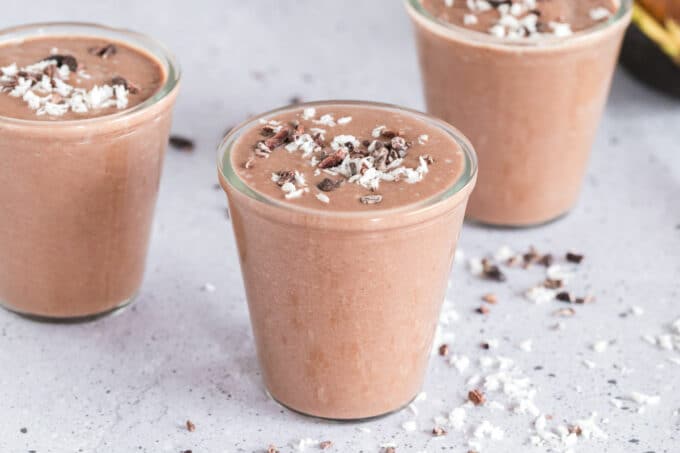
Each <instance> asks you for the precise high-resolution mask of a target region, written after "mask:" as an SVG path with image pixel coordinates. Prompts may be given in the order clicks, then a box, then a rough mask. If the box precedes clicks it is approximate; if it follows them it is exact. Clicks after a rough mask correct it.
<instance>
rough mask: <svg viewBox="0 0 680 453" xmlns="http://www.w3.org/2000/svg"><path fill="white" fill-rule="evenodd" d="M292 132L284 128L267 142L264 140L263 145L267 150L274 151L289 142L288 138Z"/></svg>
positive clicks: (288, 128)
mask: <svg viewBox="0 0 680 453" xmlns="http://www.w3.org/2000/svg"><path fill="white" fill-rule="evenodd" d="M292 132H293V128H291V127H284V128H283V129H281V130H280V131H279V132H277V133H276V134H274V136H273V137H270V138H268V139H267V140H265V141H264V144H265V145H267V148H269V149H271V150H273V149H276V148H278V147H279V146H281V145H283V144H285V143H288V142H289V141H290V136H291V133H292Z"/></svg>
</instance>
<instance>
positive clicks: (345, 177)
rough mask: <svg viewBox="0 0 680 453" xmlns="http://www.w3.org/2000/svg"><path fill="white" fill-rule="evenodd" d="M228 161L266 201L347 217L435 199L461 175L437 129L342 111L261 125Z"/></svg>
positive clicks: (456, 156)
mask: <svg viewBox="0 0 680 453" xmlns="http://www.w3.org/2000/svg"><path fill="white" fill-rule="evenodd" d="M334 107H335V108H334ZM232 160H233V166H234V167H235V168H236V169H237V172H238V174H239V176H241V178H242V179H243V180H244V181H245V182H246V184H248V185H251V187H252V186H254V187H253V188H255V189H256V190H259V191H263V192H265V193H266V195H268V196H272V197H273V198H277V199H280V200H288V201H295V202H297V203H299V204H303V205H308V206H313V207H316V208H318V207H322V206H323V205H326V206H328V207H329V208H331V209H335V208H334V207H332V206H334V205H336V204H338V205H339V206H340V209H350V210H356V209H361V206H364V207H367V208H370V207H374V208H375V207H381V208H382V207H396V206H399V205H402V204H408V203H412V202H417V201H419V200H422V199H425V198H427V197H429V196H432V195H436V194H437V193H439V192H443V191H444V190H446V189H447V188H448V187H450V186H451V185H453V183H454V182H455V179H456V178H457V177H458V176H459V175H460V172H461V168H462V152H461V149H460V147H459V145H458V144H457V142H455V140H454V139H453V138H451V137H449V136H447V135H446V134H445V133H444V132H443V131H441V130H440V129H438V128H436V127H435V126H432V125H429V124H427V123H425V122H424V121H422V120H416V119H415V118H408V117H406V116H405V115H402V116H396V115H394V114H392V115H391V114H389V113H386V111H382V110H380V109H377V108H368V107H361V108H354V111H351V108H348V107H347V106H344V105H338V106H332V105H330V106H328V107H326V106H323V107H319V108H316V107H307V108H304V109H303V108H298V109H294V110H292V111H291V112H288V113H285V114H282V115H280V116H277V117H274V118H268V119H266V120H260V124H259V127H255V128H254V130H251V131H248V132H247V133H245V135H244V137H242V138H241V139H239V140H238V142H237V143H236V145H235V147H234V151H233V153H232ZM264 178H267V179H268V181H266V183H265V181H262V180H263V179H264ZM430 179H432V180H431V181H430ZM352 203H353V204H354V205H352Z"/></svg>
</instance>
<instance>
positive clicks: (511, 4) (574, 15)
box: [419, 0, 619, 39]
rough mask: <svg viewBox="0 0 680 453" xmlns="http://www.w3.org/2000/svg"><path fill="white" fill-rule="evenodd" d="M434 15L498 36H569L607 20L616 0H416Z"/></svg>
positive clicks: (522, 37)
mask: <svg viewBox="0 0 680 453" xmlns="http://www.w3.org/2000/svg"><path fill="white" fill-rule="evenodd" d="M419 1H420V3H421V4H422V6H423V8H425V9H426V10H427V11H428V12H429V13H430V14H432V15H433V16H434V17H436V18H438V19H440V20H442V21H444V22H448V23H451V24H454V25H458V26H462V27H465V28H468V29H470V30H475V31H479V32H482V33H489V34H491V35H494V36H497V37H499V38H508V39H540V38H541V37H542V36H551V35H554V36H569V35H571V34H572V33H574V32H578V31H583V30H587V29H589V28H591V27H593V26H595V25H597V24H599V23H602V22H605V21H607V20H608V19H609V18H610V17H611V16H612V15H613V14H614V13H615V12H616V11H617V9H618V5H619V3H618V1H617V0H498V1H492V0H419Z"/></svg>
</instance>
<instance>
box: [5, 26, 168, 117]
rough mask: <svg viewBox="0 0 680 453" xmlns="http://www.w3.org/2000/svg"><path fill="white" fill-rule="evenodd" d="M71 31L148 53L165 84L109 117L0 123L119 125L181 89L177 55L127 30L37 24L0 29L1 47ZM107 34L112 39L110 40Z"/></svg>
mask: <svg viewBox="0 0 680 453" xmlns="http://www.w3.org/2000/svg"><path fill="white" fill-rule="evenodd" d="M68 30H71V31H72V36H92V37H94V38H102V37H103V38H106V37H110V38H112V39H117V40H119V41H121V42H123V43H124V44H127V45H129V46H130V47H133V48H138V49H140V50H142V51H144V52H146V53H149V54H150V55H151V56H152V57H154V58H155V59H156V60H158V63H160V64H161V65H162V67H163V69H164V71H165V76H166V78H165V83H164V84H163V85H162V86H161V87H160V88H159V89H158V90H157V91H156V92H155V93H154V94H153V95H152V96H151V97H149V98H148V99H146V100H145V101H144V102H141V103H139V104H137V105H135V106H134V107H132V108H129V109H125V110H122V111H120V112H115V113H111V114H109V115H100V116H95V117H92V118H82V119H68V120H66V119H55V120H50V121H45V120H38V119H35V120H32V119H30V120H29V119H21V118H13V117H10V116H3V115H0V122H4V123H9V124H15V125H18V126H33V127H73V126H75V127H80V126H84V125H86V124H91V123H97V122H107V123H115V122H116V121H119V120H123V119H127V118H128V117H129V116H132V115H135V114H136V113H139V112H141V111H144V110H146V109H148V108H150V107H152V106H154V105H156V104H158V103H159V102H161V101H162V100H164V99H165V98H166V97H167V96H168V95H170V94H171V93H173V92H174V91H175V89H176V88H177V86H178V85H179V82H180V79H181V75H182V71H181V68H180V66H179V63H178V62H177V59H176V57H175V55H174V54H173V53H172V52H171V51H170V50H169V49H168V48H167V47H166V46H165V45H164V44H162V43H161V42H160V41H158V40H156V39H155V38H152V37H151V36H148V35H146V34H144V33H140V32H137V31H134V30H129V29H125V28H116V27H110V26H108V25H102V24H98V23H94V22H36V23H30V24H24V25H18V26H15V27H9V28H3V29H0V46H2V45H4V44H6V43H8V42H11V41H13V40H18V39H27V38H32V37H48V36H64V35H65V34H66V33H65V32H66V31H68ZM88 30H89V31H90V32H93V31H99V32H101V33H102V35H98V34H88V33H87V32H88ZM107 34H109V35H108V36H107Z"/></svg>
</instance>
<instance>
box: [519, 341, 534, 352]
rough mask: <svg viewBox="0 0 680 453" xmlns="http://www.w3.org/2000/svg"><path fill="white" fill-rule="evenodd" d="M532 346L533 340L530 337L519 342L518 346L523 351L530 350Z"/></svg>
mask: <svg viewBox="0 0 680 453" xmlns="http://www.w3.org/2000/svg"><path fill="white" fill-rule="evenodd" d="M533 347H534V342H533V340H531V339H526V340H524V341H522V342H521V343H520V344H519V348H520V349H521V350H522V351H524V352H531V351H532V349H533Z"/></svg>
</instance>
